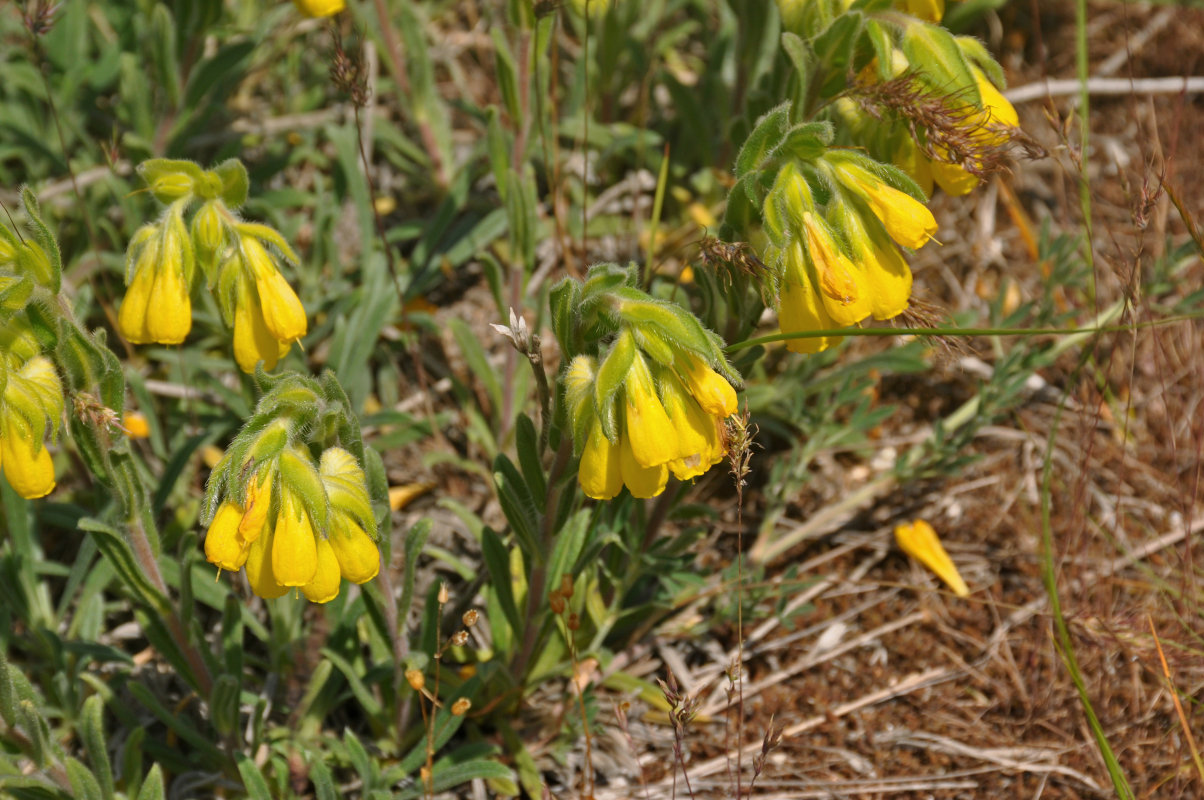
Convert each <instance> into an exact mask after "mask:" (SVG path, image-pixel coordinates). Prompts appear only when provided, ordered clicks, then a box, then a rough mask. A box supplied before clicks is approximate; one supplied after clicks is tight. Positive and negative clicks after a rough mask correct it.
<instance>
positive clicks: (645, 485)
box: [619, 418, 669, 499]
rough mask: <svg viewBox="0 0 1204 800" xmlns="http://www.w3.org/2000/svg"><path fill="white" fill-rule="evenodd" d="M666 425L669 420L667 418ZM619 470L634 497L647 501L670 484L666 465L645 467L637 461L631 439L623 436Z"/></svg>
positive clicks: (620, 443) (620, 445)
mask: <svg viewBox="0 0 1204 800" xmlns="http://www.w3.org/2000/svg"><path fill="white" fill-rule="evenodd" d="M665 421H666V423H667V422H668V419H667V418H666V420H665ZM619 470H620V472H621V473H622V475H623V483H624V484H626V485H627V491H629V492H631V494H632V496H633V497H638V498H640V499H647V498H649V497H656V496H657V495H658V494H660V493H661V492H663V491H665V485H666V484H667V483H668V482H669V468H668V467H667V466H665V465H664V464H660V465H659V466H655V467H645V466H643V465H642V464H640V463H639V461H638V460H636V457H635V453H634V452H632V449H631V437H629V436H623V437H621V439H620V442H619Z"/></svg>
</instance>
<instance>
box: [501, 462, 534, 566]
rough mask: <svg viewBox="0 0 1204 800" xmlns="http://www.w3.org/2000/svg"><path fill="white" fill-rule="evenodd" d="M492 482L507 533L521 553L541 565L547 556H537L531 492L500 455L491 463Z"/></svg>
mask: <svg viewBox="0 0 1204 800" xmlns="http://www.w3.org/2000/svg"><path fill="white" fill-rule="evenodd" d="M493 482H494V486H495V487H496V489H497V497H498V502H499V503H501V506H502V513H503V514H505V515H506V521H507V522H509V523H510V529H511V530H513V531H514V536H515V538H516V539H517V540H518V543H519V545H520V546H521V547H522V548H523V551H524V552H525V553H526V554H527V555H528V556H529V557H532V558H535V559H536V560H539V561H542V560H543V559H544V558H546V557H547V553H544V552H541V551H540V548H539V546H538V545H537V544H536V542H537V541H538V531H539V511H538V508H539V506H537V505H536V504H535V499H534V498H533V497H532V496H531V489H530V487H528V486H527V483H526V481H524V480H523V476H522V473H520V472H519V471H518V469H517V468H516V467H515V466H514V462H512V461H511V460H510V459H509V458H507V457H506V456H505V455H504V454H499V455H498V457H497V458H495V459H494V460H493Z"/></svg>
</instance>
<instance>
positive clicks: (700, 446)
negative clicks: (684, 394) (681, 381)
mask: <svg viewBox="0 0 1204 800" xmlns="http://www.w3.org/2000/svg"><path fill="white" fill-rule="evenodd" d="M669 413H670V415H671V416H672V417H673V426H674V427H675V428H676V429H677V432H678V433H677V435H678V438H679V439H680V440H681V441H683V442H687V441H688V442H691V443H692V447H691V452H690V454H689V455H683V456H682V457H681V458H679V459H677V460H675V461H670V462H669V469H670V471H672V473H673V477H675V478H677V479H678V480H679V481H688V480H690V479H691V478H697V477H698V476H699V475H702V474H704V473H706V471H707V470H709V469H710V468H711V467H713V466H715V465H716V464H718V463H719V462H720V461H722V460H723V456H724V454H725V453H724V449H723V440H722V438H721V437H720V436H719V426H720V425H722V424H723V422H722V418H720V417H717V416H712V415H711V414H708V413H707V412H706V411H705V410H704V409H703V408H702V407H701V406H699V405H698V404H697V403H695V402H693V401H692V400H690V399H688V398H685V399H684V402H682V403H681V404H680V406H675V407H674V408H673V409H671V410H670V412H669ZM684 429H688V431H689V433H686V431H685V430H684ZM684 449H685V448H684V447H683V450H684Z"/></svg>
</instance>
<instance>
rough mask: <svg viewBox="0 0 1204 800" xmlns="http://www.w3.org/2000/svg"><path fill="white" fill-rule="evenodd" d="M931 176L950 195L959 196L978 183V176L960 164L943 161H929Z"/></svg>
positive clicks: (970, 190)
mask: <svg viewBox="0 0 1204 800" xmlns="http://www.w3.org/2000/svg"><path fill="white" fill-rule="evenodd" d="M931 169H932V177H933V179H934V180H935V181H936V185H937V186H939V187H941V191H943V192H944V193H945V194H947V195H949V196H950V197H961V196H962V195H964V194H969V193H970V192H972V191H974V187H975V186H977V185H978V177H977V176H975V175H971V174H970V173H969V172H966V170H965V169H963V168H962V167H961V165H960V164H948V163H946V162H944V161H933V162H931Z"/></svg>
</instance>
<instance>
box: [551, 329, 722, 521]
mask: <svg viewBox="0 0 1204 800" xmlns="http://www.w3.org/2000/svg"><path fill="white" fill-rule="evenodd" d="M621 335H627V334H621ZM655 369H656V374H655V376H654V375H653V372H652V370H651V369H650V368H649V365H648V362H647V361H646V360H645V358H644V356H643V354H642V353H641V352H640V351H639V350H638V349H637V350H636V352H635V355H634V357H633V358H632V361H631V366H630V368H629V369H628V371H627V375H626V377H625V378H624V380H623V386H622V389H621V390H620V392H619V395H620V396H621V397H622V400H621V402H617V403H616V405H617V406H618V407H619V408H621V409H622V414H621V419H619V420H617V421H616V429H615V435H614V436H613V437H608V436H607V435H606V432H605V430H604V429H603V425H602V419H601V413H607V414H610V413H613V411H612V410H611V409H604V410H602V411H601V412H599V410H597V408H596V405H595V403H594V400H593V398H594V396H595V392H594V386H595V383H596V380H597V363H596V361H595V359H594V358H592V357H591V356H577V357H576V358H574V359H573V361H572V362H571V363H570V365H569V368H568V371H567V374H566V376H565V392H566V398H567V400H568V403H569V407H570V409H572V413H573V415H574V417H575V420H574V428H575V429H576V428H580V429H583V430H585V431H587V433H586V434H585V435H584V439H585V442H584V448H583V450H582V454H581V465H580V467H579V469H578V472H577V479H578V481H579V482H580V484H581V488H582V490H583V491H584V492H585V494H586V495H588V496H589V497H593V498H595V499H598V500H609V499H610V498H612V497H614V496H615V495H617V494H618V493H619V490H621V489H622V488H623V487H624V486H626V487H627V489H628V491H630V492H631V494H632V495H634V496H635V497H640V498H647V497H655V496H656V495H658V494H660V493H661V492H663V491H664V490H665V486H666V484H667V483H668V479H669V474H670V473H672V474H673V476H674V477H676V478H677V479H678V480H683V481H684V480H690V479H691V478H696V477H698V476H699V475H702V474H703V473H705V472H706V471H707V470H709V469H710V468H711V467H712V466H714V465H715V464H718V463H719V462H720V461H722V460H723V456H724V454H725V452H726V448H725V445H724V436H723V431H722V426H723V420H725V419H726V418H727V417H729V416H731V415H732V414H734V413H735V412H736V392H735V390H734V389H733V388H732V386H731V384H730V383H728V382H727V380H726V379H725V378H724V377H723V376H722V375H720V374H719V373H718V372H716V371H715V370H714V369H712V368H711V366H710V365H709V364H707V363H706V362H704V361H703V360H702V359H701V358H700V357H699V356H697V355H695V354H693V353H687V352H681V353H678V354H677V357H676V360H675V361H674V364H673V367H672V368H667V367H663V366H660V365H656V366H655ZM616 416H617V415H616Z"/></svg>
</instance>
